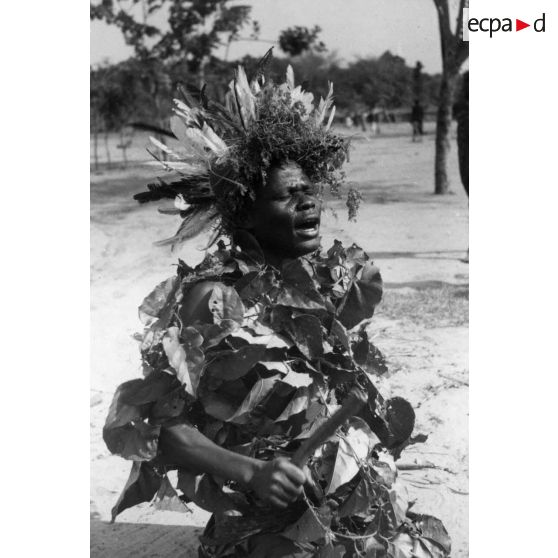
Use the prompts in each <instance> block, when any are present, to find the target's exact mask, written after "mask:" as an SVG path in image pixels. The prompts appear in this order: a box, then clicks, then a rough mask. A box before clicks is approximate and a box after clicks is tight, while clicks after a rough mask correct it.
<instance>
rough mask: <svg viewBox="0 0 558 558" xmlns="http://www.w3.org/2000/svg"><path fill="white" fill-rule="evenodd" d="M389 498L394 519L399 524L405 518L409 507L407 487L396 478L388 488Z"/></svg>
mask: <svg viewBox="0 0 558 558" xmlns="http://www.w3.org/2000/svg"><path fill="white" fill-rule="evenodd" d="M389 500H390V502H391V507H392V509H393V513H394V515H395V519H396V520H397V522H398V523H399V524H401V523H403V522H404V521H405V520H406V519H407V511H408V509H409V496H408V493H407V488H406V487H405V485H404V484H402V483H401V481H400V480H396V481H395V482H394V483H393V484H392V485H391V488H390V490H389Z"/></svg>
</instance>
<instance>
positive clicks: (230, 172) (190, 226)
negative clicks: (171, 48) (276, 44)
mask: <svg viewBox="0 0 558 558" xmlns="http://www.w3.org/2000/svg"><path fill="white" fill-rule="evenodd" d="M269 56H270V53H268V54H267V55H266V57H264V59H263V60H262V62H260V65H259V67H258V71H257V73H256V75H255V77H254V78H253V79H252V80H251V81H249V80H248V78H247V77H246V73H245V71H244V69H243V68H242V66H239V67H238V69H237V71H236V73H235V77H234V79H233V80H232V81H231V82H230V84H229V90H228V92H227V94H226V97H225V105H222V104H220V103H218V102H216V101H213V100H209V99H208V98H207V97H206V95H205V88H202V90H201V91H200V92H199V95H197V97H198V98H199V99H194V97H193V96H192V95H190V94H189V93H187V92H185V91H182V94H183V97H184V99H183V100H178V99H175V107H174V115H173V116H172V118H171V122H170V124H171V130H172V132H173V134H174V135H175V136H176V138H177V139H178V140H179V142H180V144H181V145H180V149H179V150H178V149H177V150H172V149H170V148H169V147H168V146H166V145H163V144H162V143H161V142H159V141H157V140H156V139H155V138H151V141H152V142H153V143H154V144H155V145H156V146H157V147H158V148H160V149H161V150H162V151H164V152H165V153H166V154H167V159H168V160H166V161H161V163H162V164H163V165H164V167H165V168H166V170H168V171H171V172H173V173H174V174H175V178H174V179H173V180H172V181H163V180H161V179H159V183H157V184H149V185H148V189H149V191H148V192H142V193H141V194H137V195H136V196H134V197H135V199H137V200H138V201H140V202H142V203H143V202H147V201H152V200H159V199H161V198H175V209H172V210H163V212H164V213H172V214H180V215H181V217H182V218H183V221H182V224H181V225H180V228H179V229H178V231H177V233H176V234H175V235H174V236H173V237H172V238H169V239H167V240H164V241H162V242H160V244H172V245H174V244H178V243H180V242H182V241H184V240H187V239H189V238H192V237H194V236H196V235H197V234H198V233H200V232H202V231H203V230H205V229H206V228H208V227H212V228H213V230H214V235H213V241H214V240H216V239H217V238H218V236H219V235H221V234H225V235H229V236H231V235H232V234H233V232H234V230H235V229H236V228H237V227H238V226H241V225H242V223H243V222H244V217H245V215H246V213H247V212H248V211H249V210H250V207H251V204H252V202H253V201H254V199H255V195H256V190H257V189H258V188H259V187H262V186H264V185H265V183H266V178H267V175H268V172H269V170H270V169H271V167H272V166H274V165H278V164H281V163H283V162H285V161H287V160H289V161H292V162H295V163H297V164H298V165H300V166H301V168H302V169H303V171H304V172H305V173H306V174H307V175H308V177H309V178H310V179H311V180H312V181H313V182H315V183H316V184H317V185H319V186H320V190H322V189H323V186H324V185H329V187H330V189H331V190H332V192H333V193H335V194H336V193H337V192H338V187H339V184H340V178H341V176H340V173H339V172H338V169H339V168H340V166H341V165H342V164H343V162H344V161H345V158H346V155H347V149H348V140H346V139H344V138H342V137H340V136H338V135H336V134H334V133H332V132H331V131H330V127H331V123H332V121H333V117H334V114H335V107H334V106H333V100H332V97H333V86H332V84H330V85H329V92H328V94H327V96H326V98H325V99H323V98H321V99H320V102H319V103H318V105H317V106H315V105H314V104H313V99H314V96H313V95H312V93H308V92H305V91H303V89H302V87H301V86H300V85H299V86H297V87H295V82H294V73H293V69H292V67H291V66H289V67H288V68H287V74H286V80H285V82H284V83H282V84H280V85H277V84H274V83H273V82H272V81H266V79H265V77H264V73H263V68H264V64H265V61H266V59H267V58H269Z"/></svg>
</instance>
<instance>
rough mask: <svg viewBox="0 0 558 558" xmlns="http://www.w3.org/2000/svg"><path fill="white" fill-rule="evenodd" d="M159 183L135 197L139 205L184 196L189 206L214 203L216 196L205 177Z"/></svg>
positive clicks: (185, 177)
mask: <svg viewBox="0 0 558 558" xmlns="http://www.w3.org/2000/svg"><path fill="white" fill-rule="evenodd" d="M158 180H159V183H158V184H157V183H151V184H148V185H147V189H148V192H140V193H138V194H135V195H134V199H135V200H136V201H138V202H139V203H146V202H150V201H159V200H162V199H174V198H176V196H178V195H179V194H180V195H182V196H183V197H184V199H185V201H186V203H189V204H193V205H196V204H200V203H206V202H210V201H213V200H214V199H215V196H214V195H213V192H212V191H211V187H210V186H209V178H208V177H207V176H206V175H203V176H184V177H181V178H179V179H178V180H175V181H173V182H170V183H168V182H165V181H164V180H161V179H160V178H159V179H158Z"/></svg>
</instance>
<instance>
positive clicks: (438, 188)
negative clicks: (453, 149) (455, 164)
mask: <svg viewBox="0 0 558 558" xmlns="http://www.w3.org/2000/svg"><path fill="white" fill-rule="evenodd" d="M458 76H459V70H457V71H452V72H449V71H446V72H444V73H443V75H442V83H441V85H440V98H439V102H438V116H437V118H436V156H435V161H434V184H435V188H434V193H435V194H446V193H447V192H448V189H449V179H448V165H447V160H448V154H449V151H450V130H451V119H452V104H453V97H454V92H455V88H456V85H457V79H458Z"/></svg>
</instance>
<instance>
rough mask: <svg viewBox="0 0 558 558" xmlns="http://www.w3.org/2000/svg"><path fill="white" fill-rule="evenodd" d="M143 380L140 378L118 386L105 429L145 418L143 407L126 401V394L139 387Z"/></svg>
mask: <svg viewBox="0 0 558 558" xmlns="http://www.w3.org/2000/svg"><path fill="white" fill-rule="evenodd" d="M143 382H144V380H142V379H140V378H138V379H137V380H129V381H128V382H124V383H123V384H120V385H119V386H118V388H117V389H116V392H115V393H114V396H113V398H112V402H111V404H110V408H109V412H108V415H107V418H106V420H105V426H104V429H111V428H118V427H120V426H124V425H125V424H129V423H131V422H133V421H139V420H142V419H143V418H145V415H144V409H143V407H141V406H138V405H130V404H128V403H126V396H127V395H128V394H132V393H134V391H135V390H137V389H139V388H140V387H141V386H142V385H143Z"/></svg>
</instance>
